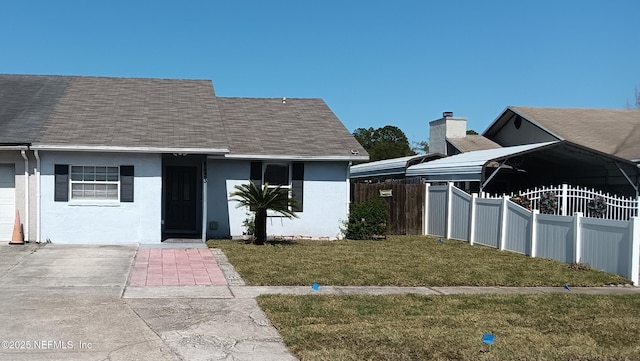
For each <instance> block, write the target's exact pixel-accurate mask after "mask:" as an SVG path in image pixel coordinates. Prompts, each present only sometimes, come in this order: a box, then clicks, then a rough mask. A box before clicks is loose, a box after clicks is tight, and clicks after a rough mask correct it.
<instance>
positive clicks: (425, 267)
mask: <svg viewBox="0 0 640 361" xmlns="http://www.w3.org/2000/svg"><path fill="white" fill-rule="evenodd" d="M207 243H208V245H209V247H215V248H221V249H222V250H223V251H224V253H225V254H226V255H227V257H228V258H229V261H230V262H231V263H232V264H233V265H234V267H235V268H236V270H237V271H238V272H239V273H240V275H241V276H242V277H243V278H244V280H245V282H247V284H249V285H272V286H275V285H311V284H312V283H314V282H317V283H318V284H321V285H335V286H340V285H342V286H462V285H465V286H562V285H564V284H565V283H568V284H570V285H571V286H602V285H606V284H619V283H630V281H629V280H627V279H625V278H623V277H620V276H617V275H613V274H608V273H605V272H600V271H595V270H590V269H589V270H582V269H576V267H574V269H572V268H571V267H569V265H567V264H564V263H561V262H556V261H552V260H548V259H542V258H531V257H527V256H523V255H520V254H516V253H513V252H507V251H499V250H496V249H493V248H489V247H483V246H470V245H469V244H468V243H465V242H461V241H453V240H445V242H444V243H443V244H440V243H439V242H438V241H437V238H434V237H424V236H391V237H388V238H387V239H386V240H380V241H351V240H346V241H332V242H329V241H295V242H281V243H276V244H274V245H269V244H268V245H265V246H255V245H251V244H244V242H239V241H218V240H210V241H208V242H207Z"/></svg>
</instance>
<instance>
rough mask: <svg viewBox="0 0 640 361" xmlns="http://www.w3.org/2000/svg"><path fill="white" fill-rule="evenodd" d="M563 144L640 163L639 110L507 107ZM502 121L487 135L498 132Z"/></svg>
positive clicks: (497, 122)
mask: <svg viewBox="0 0 640 361" xmlns="http://www.w3.org/2000/svg"><path fill="white" fill-rule="evenodd" d="M509 110H512V111H514V112H516V113H517V114H519V115H520V116H522V117H524V118H526V119H527V120H529V121H531V122H533V123H534V124H537V125H538V126H540V127H542V128H543V129H546V130H547V131H549V132H551V133H552V134H553V135H555V136H556V137H557V138H559V139H561V140H568V141H570V142H572V143H576V144H579V145H582V146H585V147H589V148H592V149H595V150H598V151H601V152H604V153H608V154H613V155H615V156H618V157H620V158H624V159H630V160H637V159H640V110H623V109H588V108H537V107H514V106H511V107H508V108H507V111H505V112H504V113H503V115H504V114H505V113H507V112H508V111H509ZM500 120H501V119H500V118H499V119H498V120H496V122H494V124H492V125H491V127H490V128H489V129H487V131H486V132H485V134H484V135H489V134H488V133H491V132H492V128H494V125H495V126H496V128H495V129H497V128H499V126H500V125H499V122H500Z"/></svg>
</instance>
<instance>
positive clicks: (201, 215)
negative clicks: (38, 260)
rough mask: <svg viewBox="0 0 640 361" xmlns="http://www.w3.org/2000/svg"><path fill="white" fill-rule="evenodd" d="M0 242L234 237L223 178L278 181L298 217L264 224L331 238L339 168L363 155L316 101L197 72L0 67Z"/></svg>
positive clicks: (238, 221) (343, 206)
mask: <svg viewBox="0 0 640 361" xmlns="http://www.w3.org/2000/svg"><path fill="white" fill-rule="evenodd" d="M0 99H2V102H1V103H0V211H1V212H0V240H3V241H4V240H8V239H9V238H10V237H11V229H12V227H13V222H14V214H15V209H17V210H19V211H20V214H21V218H22V221H23V224H24V226H23V227H24V233H25V236H26V237H25V238H26V239H27V240H30V241H40V242H44V241H47V240H50V241H52V242H55V243H129V242H145V243H156V242H157V243H159V242H160V241H161V240H164V239H167V238H174V237H178V238H193V239H205V238H206V237H217V238H225V237H232V236H239V235H241V234H242V232H243V231H244V229H243V228H242V226H241V225H242V221H243V220H244V219H245V218H246V217H247V210H244V209H237V208H235V202H233V201H229V193H230V192H232V191H233V190H234V186H235V185H237V184H242V183H247V182H248V181H249V180H253V181H255V182H256V183H260V184H264V183H267V182H268V183H269V184H271V185H276V184H278V185H282V186H283V187H284V188H287V189H290V195H291V196H292V197H295V198H296V199H297V200H298V201H299V203H300V204H301V206H302V211H301V212H299V213H298V216H299V218H298V219H294V220H289V219H286V218H282V217H275V216H274V217H269V221H268V232H269V234H270V235H284V236H294V237H298V236H302V237H309V238H335V237H336V236H337V235H338V234H339V232H340V229H339V227H340V221H341V220H344V219H346V217H347V211H348V202H349V184H348V168H349V164H350V162H352V161H365V160H367V159H368V155H367V153H366V151H365V150H364V149H363V148H362V147H361V146H360V144H359V143H358V142H357V141H356V140H355V138H353V136H351V134H350V133H349V131H348V130H347V129H346V128H345V127H344V125H343V124H342V123H341V122H340V121H339V120H338V118H337V117H336V116H335V114H333V112H332V111H331V110H330V109H329V108H328V107H327V105H326V104H325V103H324V101H322V100H321V99H290V98H287V99H286V100H285V99H284V98H282V99H280V98H278V99H252V98H221V97H216V96H215V94H214V90H213V85H212V83H211V81H208V80H174V79H132V78H106V77H77V76H37V75H0Z"/></svg>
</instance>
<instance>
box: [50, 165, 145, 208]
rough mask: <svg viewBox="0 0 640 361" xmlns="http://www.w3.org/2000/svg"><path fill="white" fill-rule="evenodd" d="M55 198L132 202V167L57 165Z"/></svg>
mask: <svg viewBox="0 0 640 361" xmlns="http://www.w3.org/2000/svg"><path fill="white" fill-rule="evenodd" d="M54 174H55V180H54V201H56V202H68V201H69V198H71V199H72V200H92V201H93V200H98V201H102V200H107V201H120V202H133V195H134V187H133V186H134V181H135V178H134V168H133V166H132V165H121V166H119V167H118V166H111V167H109V166H84V165H72V166H69V165H67V164H56V165H55V171H54Z"/></svg>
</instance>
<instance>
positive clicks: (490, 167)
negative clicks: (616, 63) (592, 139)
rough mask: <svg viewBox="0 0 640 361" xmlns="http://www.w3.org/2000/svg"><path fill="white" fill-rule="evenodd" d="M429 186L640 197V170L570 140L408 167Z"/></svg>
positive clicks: (478, 152)
mask: <svg viewBox="0 0 640 361" xmlns="http://www.w3.org/2000/svg"><path fill="white" fill-rule="evenodd" d="M406 176H407V177H420V178H422V179H424V180H426V181H428V182H449V181H451V182H465V181H469V182H477V183H478V184H479V189H480V190H481V191H485V192H491V193H502V192H512V191H518V190H523V189H526V188H532V187H535V186H542V185H552V184H553V185H555V184H561V183H567V184H573V185H578V186H584V187H590V188H596V189H600V190H604V191H607V192H610V193H616V194H621V195H626V196H630V195H636V196H637V195H638V179H639V169H638V165H637V164H635V163H633V162H631V161H628V160H625V159H622V158H618V157H615V156H612V155H609V154H605V153H601V152H598V151H596V150H593V149H590V148H586V147H583V146H579V145H577V144H573V143H570V142H567V141H557V142H547V143H536V144H526V145H518V146H513V147H505V148H498V149H488V150H479V151H473V152H467V153H462V154H457V155H454V156H451V157H447V158H442V159H437V160H434V161H431V162H428V163H422V164H417V165H413V166H410V167H409V168H407V172H406Z"/></svg>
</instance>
